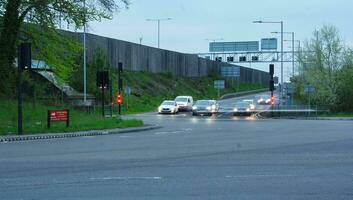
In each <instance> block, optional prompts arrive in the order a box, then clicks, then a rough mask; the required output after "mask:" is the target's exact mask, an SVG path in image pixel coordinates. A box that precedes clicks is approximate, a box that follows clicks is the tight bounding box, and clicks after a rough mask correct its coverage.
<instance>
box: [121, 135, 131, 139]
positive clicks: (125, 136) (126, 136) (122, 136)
mask: <svg viewBox="0 0 353 200" xmlns="http://www.w3.org/2000/svg"><path fill="white" fill-rule="evenodd" d="M119 137H120V138H132V136H129V135H120V136H119Z"/></svg>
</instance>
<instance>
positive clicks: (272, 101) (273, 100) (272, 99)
mask: <svg viewBox="0 0 353 200" xmlns="http://www.w3.org/2000/svg"><path fill="white" fill-rule="evenodd" d="M275 102H276V97H275V96H272V97H271V105H275Z"/></svg>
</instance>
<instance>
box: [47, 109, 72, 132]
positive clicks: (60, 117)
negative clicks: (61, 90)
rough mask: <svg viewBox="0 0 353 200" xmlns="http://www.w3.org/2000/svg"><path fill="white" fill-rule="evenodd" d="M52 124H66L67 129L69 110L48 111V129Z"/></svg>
mask: <svg viewBox="0 0 353 200" xmlns="http://www.w3.org/2000/svg"><path fill="white" fill-rule="evenodd" d="M52 122H66V127H69V124H70V117H69V110H48V128H50V125H51V123H52Z"/></svg>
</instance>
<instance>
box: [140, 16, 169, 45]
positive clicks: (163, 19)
mask: <svg viewBox="0 0 353 200" xmlns="http://www.w3.org/2000/svg"><path fill="white" fill-rule="evenodd" d="M171 19H172V18H157V19H146V21H155V22H158V49H159V48H160V32H161V28H160V26H161V21H169V20H171Z"/></svg>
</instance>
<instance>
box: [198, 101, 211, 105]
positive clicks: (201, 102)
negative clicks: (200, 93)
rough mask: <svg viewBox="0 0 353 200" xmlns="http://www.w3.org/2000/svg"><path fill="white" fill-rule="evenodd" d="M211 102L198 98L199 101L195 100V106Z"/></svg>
mask: <svg viewBox="0 0 353 200" xmlns="http://www.w3.org/2000/svg"><path fill="white" fill-rule="evenodd" d="M210 104H211V102H210V101H207V100H199V101H196V104H195V105H197V106H208V105H210Z"/></svg>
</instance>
